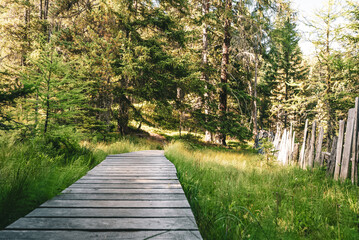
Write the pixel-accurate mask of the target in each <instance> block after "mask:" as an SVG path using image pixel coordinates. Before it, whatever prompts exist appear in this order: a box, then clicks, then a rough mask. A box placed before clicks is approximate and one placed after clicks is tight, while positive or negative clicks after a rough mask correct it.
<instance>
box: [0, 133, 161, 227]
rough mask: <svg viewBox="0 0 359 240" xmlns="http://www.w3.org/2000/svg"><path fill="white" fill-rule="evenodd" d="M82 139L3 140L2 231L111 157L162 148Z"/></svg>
mask: <svg viewBox="0 0 359 240" xmlns="http://www.w3.org/2000/svg"><path fill="white" fill-rule="evenodd" d="M80 139H81V138H80V137H76V134H74V133H66V132H54V133H51V135H48V136H46V137H35V138H32V139H27V140H21V139H20V138H19V136H18V135H9V134H3V135H2V136H1V137H0V229H2V228H4V227H5V226H7V225H8V224H10V223H12V222H13V221H15V220H16V219H18V218H19V217H22V216H24V215H25V214H27V213H28V212H30V211H31V210H33V209H34V208H36V207H38V206H39V205H40V204H42V203H43V202H45V201H46V200H48V199H50V198H52V197H54V196H55V195H57V194H59V193H60V192H61V191H62V190H63V189H65V188H66V187H68V186H69V185H71V184H72V183H74V182H75V181H76V180H77V179H79V178H80V177H82V176H83V175H84V174H86V172H87V171H89V170H90V169H91V168H93V167H94V166H96V165H97V164H98V163H100V162H101V161H102V160H103V159H105V157H106V156H107V155H108V154H117V153H124V152H132V151H139V150H146V149H160V148H161V145H160V144H159V143H157V142H154V141H149V140H146V139H138V138H123V139H119V140H117V141H115V142H113V143H104V142H81V143H80Z"/></svg>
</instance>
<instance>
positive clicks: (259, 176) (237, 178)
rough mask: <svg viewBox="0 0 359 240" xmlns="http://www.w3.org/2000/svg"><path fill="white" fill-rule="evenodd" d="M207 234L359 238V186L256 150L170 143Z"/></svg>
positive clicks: (167, 150) (169, 150) (171, 155)
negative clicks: (282, 163)
mask: <svg viewBox="0 0 359 240" xmlns="http://www.w3.org/2000/svg"><path fill="white" fill-rule="evenodd" d="M165 155H166V156H167V158H168V159H170V160H171V161H172V162H173V163H174V164H175V165H176V167H177V171H178V176H179V179H180V182H181V184H182V186H183V188H184V191H185V193H186V195H187V198H188V200H189V202H190V205H191V206H192V210H193V213H194V215H195V217H196V219H197V223H198V226H199V229H200V231H201V234H202V236H203V238H204V239H359V202H358V201H359V189H358V187H356V186H352V185H351V184H346V183H344V184H340V183H338V182H335V181H334V180H332V179H331V178H328V177H326V176H325V171H324V170H323V169H317V170H314V171H303V170H301V169H299V168H298V167H294V166H293V167H282V166H279V165H278V164H276V163H275V162H267V161H266V160H265V159H264V158H263V156H259V155H258V154H255V153H253V152H251V151H239V152H238V151H234V150H224V149H222V150H220V149H213V148H206V147H199V146H198V145H191V144H186V143H181V142H174V143H172V144H170V145H168V146H166V148H165Z"/></svg>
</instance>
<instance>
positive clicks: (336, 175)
mask: <svg viewBox="0 0 359 240" xmlns="http://www.w3.org/2000/svg"><path fill="white" fill-rule="evenodd" d="M344 126H345V120H340V121H339V135H338V143H337V153H336V158H335V169H334V179H335V180H338V178H339V173H340V165H341V163H342V150H343V139H344Z"/></svg>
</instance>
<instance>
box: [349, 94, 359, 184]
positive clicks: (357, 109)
mask: <svg viewBox="0 0 359 240" xmlns="http://www.w3.org/2000/svg"><path fill="white" fill-rule="evenodd" d="M354 109H355V113H354V117H355V119H354V131H353V147H352V174H351V180H352V183H353V184H354V185H357V184H358V149H359V148H358V140H359V139H358V125H359V124H358V119H359V98H358V97H357V98H355V108H354Z"/></svg>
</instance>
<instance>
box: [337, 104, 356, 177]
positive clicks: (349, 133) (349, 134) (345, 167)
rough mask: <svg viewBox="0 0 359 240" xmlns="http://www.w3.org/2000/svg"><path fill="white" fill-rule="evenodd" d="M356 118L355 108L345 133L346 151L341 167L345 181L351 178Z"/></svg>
mask: <svg viewBox="0 0 359 240" xmlns="http://www.w3.org/2000/svg"><path fill="white" fill-rule="evenodd" d="M354 117H355V110H354V108H352V109H349V112H348V120H347V128H346V132H345V142H344V150H343V158H342V164H341V167H340V176H339V177H340V179H341V180H342V181H344V180H345V179H347V178H348V176H349V172H350V171H349V168H350V165H349V162H350V156H351V150H352V144H353V127H354Z"/></svg>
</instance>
